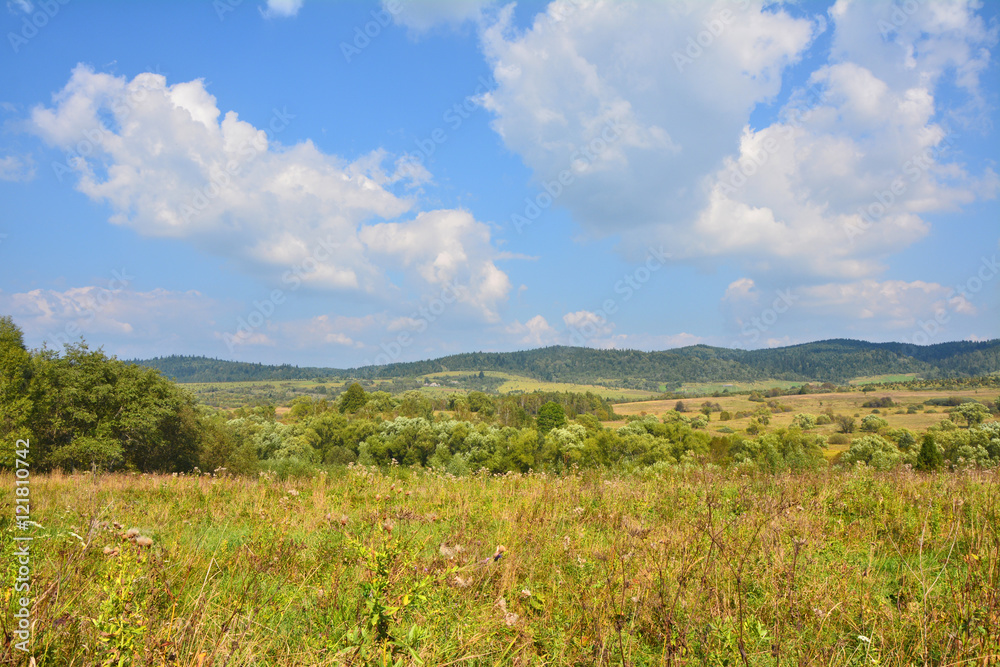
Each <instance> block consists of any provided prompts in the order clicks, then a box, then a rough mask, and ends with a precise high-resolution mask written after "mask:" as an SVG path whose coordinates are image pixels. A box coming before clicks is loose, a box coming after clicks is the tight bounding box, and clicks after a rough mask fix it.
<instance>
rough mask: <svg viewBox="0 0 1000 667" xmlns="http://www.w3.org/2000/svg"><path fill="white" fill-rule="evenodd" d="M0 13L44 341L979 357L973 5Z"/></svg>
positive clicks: (321, 358) (297, 356) (979, 26)
mask: <svg viewBox="0 0 1000 667" xmlns="http://www.w3.org/2000/svg"><path fill="white" fill-rule="evenodd" d="M5 9H6V11H4V12H2V14H3V17H2V19H0V24H2V25H0V27H2V30H3V34H4V36H5V38H4V42H5V43H4V44H3V45H2V46H0V53H2V56H0V58H2V62H3V65H4V67H3V68H2V70H0V123H2V132H0V197H2V201H3V206H2V207H0V211H2V212H0V234H3V235H4V236H3V237H0V260H2V261H0V266H2V269H0V270H2V274H0V313H3V314H8V315H12V316H13V317H14V319H15V321H16V322H17V323H18V325H19V326H21V328H22V329H23V330H24V332H25V336H26V340H27V342H28V344H29V345H30V346H32V347H38V346H41V345H42V344H43V343H45V344H48V345H50V346H56V347H58V346H60V345H61V344H62V343H63V342H66V341H73V340H78V339H79V338H80V337H81V336H82V337H83V338H85V339H86V341H87V342H88V343H89V344H90V345H91V346H93V347H97V346H101V347H103V348H104V349H105V351H107V352H108V353H111V354H116V355H118V356H119V357H123V358H133V357H149V356H161V355H169V354H199V355H207V356H211V357H218V358H224V359H236V360H244V361H260V362H265V363H284V362H287V363H294V364H299V365H317V366H336V367H352V366H358V365H363V364H367V363H386V362H388V361H407V360H413V359H422V358H428V357H437V356H441V355H445V354H450V353H455V352H463V351H472V350H499V351H503V350H515V349H525V348H530V347H538V346H543V345H551V344H572V345H587V346H592V347H617V348H638V349H647V350H650V349H667V348H672V347H678V346H683V345H689V344H695V343H706V344H710V345H719V346H725V347H741V348H759V347H768V346H777V345H786V344H794V343H800V342H807V341H811V340H819V339H826V338H834V337H851V338H861V339H866V340H872V341H890V340H891V341H907V342H915V343H918V344H929V343H938V342H944V341H949V340H960V339H990V338H996V337H997V336H998V332H1000V326H998V325H1000V318H998V315H997V314H998V313H1000V290H998V285H1000V279H998V273H1000V268H998V267H997V255H998V254H1000V225H998V220H1000V206H998V204H997V192H998V188H1000V179H998V176H997V170H998V167H997V165H996V160H997V157H998V156H1000V150H998V149H1000V142H998V138H997V136H998V135H997V129H996V125H997V109H998V105H1000V85H998V84H1000V76H998V66H997V62H996V51H997V42H998V32H1000V19H998V11H997V9H998V5H997V4H996V3H985V4H984V3H981V2H980V3H977V2H964V1H959V0H954V1H945V0H941V1H932V0H924V1H920V0H909V1H908V2H896V3H889V2H868V1H865V2H861V1H857V2H849V1H844V0H840V1H838V2H836V3H833V2H799V3H773V2H767V3H761V2H755V1H752V0H717V1H716V2H708V1H706V2H693V1H689V2H682V1H678V2H641V3H639V2H634V3H626V2H594V1H591V0H558V1H556V2H552V3H544V2H528V3H518V4H516V5H515V4H506V5H505V4H502V3H496V2H483V1H475V2H455V1H453V0H438V1H437V2H434V1H431V0H427V1H424V2H417V1H415V0H410V1H404V0H387V1H386V2H383V3H381V4H380V3H378V2H371V3H364V2H349V3H348V2H344V3H333V2H319V1H317V0H304V1H296V0H279V1H275V0H272V1H271V2H269V3H268V2H260V1H257V2H254V1H253V0H243V1H242V2H239V1H237V0H217V1H215V2H212V1H211V0H204V1H200V2H177V3H165V2H164V3H126V2H114V3H110V2H109V3H95V2H90V3H85V2H76V1H73V0H69V1H67V2H60V1H59V0H51V2H49V3H44V2H37V1H35V0H10V1H8V2H7V4H6V8H5Z"/></svg>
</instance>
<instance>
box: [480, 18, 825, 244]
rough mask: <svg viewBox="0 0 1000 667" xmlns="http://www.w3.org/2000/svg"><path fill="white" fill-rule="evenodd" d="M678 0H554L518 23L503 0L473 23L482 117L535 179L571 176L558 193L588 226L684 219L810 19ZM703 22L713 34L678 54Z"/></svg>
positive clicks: (601, 231) (641, 225) (804, 40)
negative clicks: (483, 68)
mask: <svg viewBox="0 0 1000 667" xmlns="http://www.w3.org/2000/svg"><path fill="white" fill-rule="evenodd" d="M687 4H690V5H691V6H690V7H689V6H686V3H611V2H591V1H587V0H580V1H579V2H576V1H573V2H571V1H569V0H556V1H555V2H552V3H551V4H549V5H548V8H547V10H546V11H545V12H543V13H542V14H540V15H539V16H538V17H536V19H535V20H534V22H533V24H532V25H531V26H530V27H529V28H528V29H527V30H524V31H518V30H517V29H516V28H515V27H514V25H513V10H512V8H511V7H508V8H506V9H505V10H503V11H501V12H500V14H499V17H498V19H497V21H496V22H495V23H493V24H492V25H490V26H489V27H488V28H486V29H485V30H484V33H483V45H484V46H483V48H484V51H485V54H486V56H487V58H488V60H489V62H490V63H491V65H492V67H493V76H494V78H495V80H496V81H497V87H496V89H495V90H493V91H490V92H489V93H487V94H485V95H483V96H482V99H481V101H482V104H483V105H484V106H485V107H486V108H487V109H489V110H490V111H492V112H493V113H494V114H495V117H496V118H495V120H494V123H493V126H494V128H495V129H496V131H497V132H498V133H499V135H500V136H501V137H502V138H503V141H504V142H505V144H506V145H507V146H508V147H509V148H511V149H512V150H514V151H516V152H517V153H519V154H520V155H521V157H522V159H523V160H524V162H525V163H526V164H527V165H528V166H529V167H530V168H531V169H532V170H533V171H534V174H535V177H536V179H537V180H538V181H539V182H540V183H545V182H551V181H553V180H554V179H556V178H557V177H558V175H559V174H560V173H562V172H570V173H571V174H572V176H573V183H572V184H571V185H570V186H569V187H567V188H566V190H565V192H563V193H562V194H561V195H560V197H559V198H558V204H559V205H563V206H567V207H568V208H569V209H570V210H571V212H572V213H573V216H574V219H576V220H577V221H579V222H580V223H581V224H582V225H583V226H584V227H585V228H586V229H587V230H588V231H590V232H592V233H594V234H596V235H605V234H609V233H617V232H625V233H628V232H629V231H630V230H632V231H634V232H635V233H636V234H646V235H648V230H649V228H650V227H652V228H654V229H655V228H656V227H657V226H663V225H673V224H679V223H685V224H688V225H690V223H691V220H692V219H693V217H694V215H695V213H696V212H697V211H698V210H699V208H700V207H701V206H702V205H703V204H704V195H703V193H702V192H700V191H699V189H698V186H699V181H700V179H701V178H703V177H704V176H705V175H706V174H708V173H710V172H711V171H712V170H714V169H716V168H717V167H718V165H719V164H720V163H721V161H722V159H723V158H724V157H725V156H726V155H729V154H731V152H732V150H733V146H734V142H735V140H736V138H737V137H738V136H739V133H740V131H741V129H742V128H743V127H744V126H745V124H746V120H747V117H748V115H749V113H750V112H751V110H753V108H754V106H755V105H756V104H757V103H759V102H762V101H765V100H769V99H770V98H772V97H773V96H775V95H776V94H778V92H779V91H780V86H781V71H782V68H783V67H785V66H786V65H787V64H789V63H791V62H794V61H796V60H797V59H798V58H799V57H800V55H801V53H802V52H803V50H804V49H805V48H806V47H807V46H808V44H809V43H810V40H811V39H812V37H813V34H814V32H815V30H816V27H815V26H814V25H813V24H812V23H810V22H809V21H808V20H803V19H796V18H793V17H791V16H789V15H788V14H787V13H785V12H784V11H782V10H777V11H775V10H773V8H772V9H769V10H768V11H763V10H762V8H761V6H760V5H759V4H754V3H750V6H749V7H748V9H747V10H746V11H745V12H743V11H740V10H738V9H736V8H735V7H734V6H733V4H732V3H729V2H715V3H687ZM706 24H711V26H712V29H713V30H715V31H716V32H717V33H718V34H717V35H713V34H712V33H711V32H707V33H706V34H707V37H708V39H707V41H708V42H709V43H708V44H707V45H706V46H704V47H699V46H698V45H697V42H695V46H696V48H697V49H698V51H697V52H695V51H692V54H695V55H696V57H695V58H693V59H692V58H688V56H686V55H685V53H686V51H685V49H686V48H687V46H688V40H689V39H690V40H697V39H698V38H699V35H700V34H701V33H703V32H706V31H707V30H708V28H707V27H706ZM703 41H706V40H703ZM677 56H680V57H681V58H687V59H688V60H690V61H691V62H684V61H683V60H682V61H680V62H679V61H678V60H677ZM706 73H711V76H707V75H706ZM639 230H642V231H639Z"/></svg>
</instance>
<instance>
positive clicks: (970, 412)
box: [951, 403, 990, 428]
mask: <svg viewBox="0 0 1000 667" xmlns="http://www.w3.org/2000/svg"><path fill="white" fill-rule="evenodd" d="M951 412H952V414H954V415H958V416H959V417H961V418H962V419H964V420H965V423H966V425H967V426H969V427H970V428H971V427H972V426H977V425H979V424H982V423H983V421H984V420H985V419H986V418H987V417H989V416H990V411H989V410H988V409H987V408H986V406H985V405H983V404H982V403H962V404H961V405H960V406H958V407H957V408H955V409H953V410H952V411H951Z"/></svg>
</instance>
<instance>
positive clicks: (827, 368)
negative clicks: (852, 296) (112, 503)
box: [133, 339, 1000, 389]
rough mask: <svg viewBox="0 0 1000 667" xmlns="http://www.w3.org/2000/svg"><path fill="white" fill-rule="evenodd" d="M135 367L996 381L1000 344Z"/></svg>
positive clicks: (639, 378) (292, 373)
mask: <svg viewBox="0 0 1000 667" xmlns="http://www.w3.org/2000/svg"><path fill="white" fill-rule="evenodd" d="M133 363H136V364H139V365H142V366H148V367H152V368H157V369H159V370H160V371H161V372H163V373H164V375H167V376H168V377H172V378H174V379H176V380H177V381H178V382H226V381H240V380H243V381H245V380H292V379H305V378H315V377H327V378H351V377H356V378H371V379H387V378H398V377H418V376H421V375H427V374H429V373H439V372H443V371H477V372H478V371H500V372H506V373H513V374H518V375H524V376H527V377H531V378H535V379H538V380H543V381H547V382H556V381H558V382H572V383H585V384H602V385H614V386H619V387H636V388H647V389H648V388H655V387H656V386H659V385H661V384H665V385H667V386H678V385H680V384H681V383H683V382H719V381H726V382H754V381H761V380H785V381H802V382H806V381H810V382H834V383H845V382H847V381H848V380H850V379H852V378H855V377H861V376H877V375H899V374H907V373H910V374H918V375H920V376H922V377H925V378H938V377H968V376H973V375H988V374H990V373H995V372H998V371H1000V339H996V340H992V341H983V342H969V341H957V342H949V343H939V344H937V345H928V346H919V345H909V344H906V343H868V342H865V341H857V340H845V339H836V340H826V341H818V342H814V343H804V344H801V345H792V346H789V347H780V348H772V349H763V350H733V349H726V348H719V347H710V346H707V345H694V346H690V347H684V348H679V349H675V350H667V351H663V352H641V351H638V350H595V349H591V348H581V347H563V346H554V347H546V348H538V349H534V350H525V351H520V352H470V353H465V354H456V355H451V356H448V357H442V358H440V359H432V360H426V361H415V362H407V363H397V364H389V365H386V366H367V367H364V368H353V369H348V370H340V369H332V368H314V367H298V366H289V365H282V366H267V365H263V364H251V363H245V362H232V361H223V360H219V359H208V358H205V357H178V356H173V357H161V358H156V359H148V360H136V361H134V362H133Z"/></svg>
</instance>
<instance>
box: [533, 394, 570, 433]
mask: <svg viewBox="0 0 1000 667" xmlns="http://www.w3.org/2000/svg"><path fill="white" fill-rule="evenodd" d="M565 423H566V410H565V409H564V408H563V406H562V405H561V404H559V403H556V402H555V401H549V402H548V403H546V404H545V405H543V406H542V407H541V408H539V410H538V432H539V434H540V435H541V436H543V437H544V436H545V435H546V434H547V433H548V432H549V431H551V430H552V429H554V428H559V427H560V426H562V425H563V424H565Z"/></svg>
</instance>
